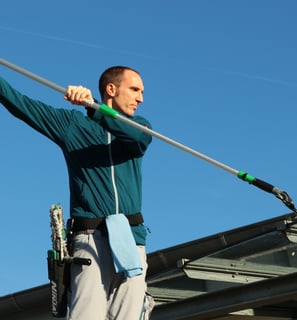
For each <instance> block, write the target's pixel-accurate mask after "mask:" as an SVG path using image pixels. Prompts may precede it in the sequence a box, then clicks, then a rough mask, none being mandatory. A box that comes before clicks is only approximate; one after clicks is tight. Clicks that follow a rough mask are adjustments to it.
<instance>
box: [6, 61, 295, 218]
mask: <svg viewBox="0 0 297 320" xmlns="http://www.w3.org/2000/svg"><path fill="white" fill-rule="evenodd" d="M0 64H2V65H4V66H6V67H8V68H10V69H12V70H14V71H16V72H18V73H21V74H23V75H25V76H27V77H29V78H31V79H33V80H35V81H37V82H40V83H42V84H44V85H45V86H48V87H50V88H52V89H54V90H56V91H58V92H60V93H62V94H65V93H66V89H65V88H63V87H61V86H59V85H57V84H55V83H53V82H51V81H49V80H47V79H44V78H42V77H40V76H38V75H36V74H34V73H32V72H30V71H28V70H26V69H23V68H21V67H19V66H17V65H15V64H13V63H11V62H9V61H7V60H4V59H2V58H0ZM84 105H85V106H86V107H88V108H93V109H95V110H98V111H99V112H101V113H102V114H104V115H105V116H108V117H111V118H114V119H117V120H119V121H121V122H124V123H126V124H128V125H130V126H131V127H134V128H136V129H139V130H141V131H143V132H145V133H147V134H149V135H151V136H153V137H155V138H158V139H160V140H162V141H164V142H166V143H168V144H170V145H172V146H174V147H176V148H179V149H181V150H183V151H185V152H187V153H189V154H191V155H193V156H195V157H198V158H200V159H202V160H204V161H206V162H208V163H210V164H213V165H215V166H217V167H219V168H221V169H223V170H225V171H227V172H229V173H231V174H233V175H236V176H237V177H238V178H239V179H241V180H243V181H246V182H248V183H250V184H252V185H254V186H256V187H258V188H260V189H262V190H264V191H266V192H269V193H272V194H274V195H275V196H276V197H277V198H278V199H279V200H280V201H282V202H283V203H284V204H285V205H286V206H287V207H288V208H289V209H290V210H292V211H294V212H296V213H297V209H296V208H295V205H294V202H293V200H292V199H291V198H290V196H289V195H288V194H287V192H285V191H283V190H280V189H278V188H276V187H275V186H272V185H271V184H269V183H267V182H265V181H263V180H260V179H257V178H255V177H253V176H251V175H249V174H248V173H246V172H243V171H239V170H236V169H234V168H231V167H229V166H227V165H225V164H223V163H221V162H219V161H217V160H215V159H212V158H210V157H208V156H206V155H205V154H203V153H200V152H198V151H196V150H194V149H191V148H189V147H187V146H185V145H183V144H181V143H179V142H177V141H175V140H173V139H170V138H168V137H166V136H164V135H162V134H160V133H158V132H156V131H153V130H151V129H149V128H147V127H145V126H143V125H140V124H138V123H136V122H134V121H133V120H131V119H129V118H127V117H125V116H123V115H121V114H120V113H118V112H117V111H116V110H114V109H112V108H110V107H108V106H107V105H105V104H98V103H96V102H93V101H84Z"/></svg>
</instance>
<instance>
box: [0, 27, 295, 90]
mask: <svg viewBox="0 0 297 320" xmlns="http://www.w3.org/2000/svg"><path fill="white" fill-rule="evenodd" d="M0 29H2V30H5V31H10V32H16V33H23V34H26V35H30V36H35V37H40V38H45V39H49V40H54V41H63V42H68V43H71V44H75V45H79V46H84V47H89V48H95V49H100V50H102V49H103V50H106V51H110V52H116V53H120V54H125V55H132V56H137V57H142V58H146V59H150V60H160V61H164V57H163V58H162V57H155V56H151V55H150V56H149V55H145V54H142V53H137V52H129V51H124V50H118V49H113V48H110V47H106V46H103V45H97V44H94V43H88V42H83V41H78V40H71V39H66V38H62V37H57V36H52V35H46V34H41V33H37V32H31V31H25V30H20V29H15V28H10V27H5V26H0ZM166 61H167V62H172V63H175V62H177V60H173V59H171V58H168V57H166ZM200 69H204V70H208V71H212V72H217V73H223V74H229V75H233V76H239V77H242V78H248V79H253V80H259V81H265V82H270V83H275V84H279V85H282V86H289V87H295V86H297V83H296V82H290V81H285V80H278V79H273V78H269V77H265V76H261V75H255V74H249V73H245V72H240V71H232V70H228V69H220V68H210V67H200Z"/></svg>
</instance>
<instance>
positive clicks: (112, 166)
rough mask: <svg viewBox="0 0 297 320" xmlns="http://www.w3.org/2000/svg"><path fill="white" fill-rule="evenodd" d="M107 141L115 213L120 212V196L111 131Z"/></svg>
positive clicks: (108, 133)
mask: <svg viewBox="0 0 297 320" xmlns="http://www.w3.org/2000/svg"><path fill="white" fill-rule="evenodd" d="M107 141H108V154H109V161H110V170H111V181H112V186H113V191H114V197H115V209H116V212H115V213H119V197H118V189H117V186H116V181H115V168H114V165H113V159H112V151H111V134H110V132H107Z"/></svg>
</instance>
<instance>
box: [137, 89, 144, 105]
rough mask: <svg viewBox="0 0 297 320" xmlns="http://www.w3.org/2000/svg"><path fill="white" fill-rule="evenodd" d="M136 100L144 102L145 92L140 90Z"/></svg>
mask: <svg viewBox="0 0 297 320" xmlns="http://www.w3.org/2000/svg"><path fill="white" fill-rule="evenodd" d="M136 100H137V102H138V103H142V102H143V93H142V92H139V93H138V95H137V97H136Z"/></svg>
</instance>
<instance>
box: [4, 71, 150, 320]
mask: <svg viewBox="0 0 297 320" xmlns="http://www.w3.org/2000/svg"><path fill="white" fill-rule="evenodd" d="M99 91H100V95H101V99H102V102H103V103H104V104H106V105H107V106H109V107H111V108H113V109H115V110H116V111H118V112H120V113H122V114H124V115H126V116H127V117H129V118H131V119H132V120H133V121H136V122H137V123H139V124H141V125H144V126H147V127H149V128H150V127H151V126H150V123H149V122H148V121H147V120H146V119H144V118H143V117H140V116H134V113H135V111H136V110H137V108H138V106H139V104H140V103H142V102H143V92H144V86H143V83H142V79H141V77H140V75H139V73H138V72H137V71H136V70H133V69H131V68H128V67H122V66H116V67H111V68H109V69H107V70H105V71H104V72H103V74H102V75H101V77H100V79H99ZM65 99H66V100H68V101H70V102H71V103H73V104H76V105H85V103H84V101H85V100H87V101H93V96H92V93H91V91H90V90H88V89H86V88H84V87H82V86H69V87H67V91H66V94H65ZM0 102H1V103H2V104H3V105H4V107H6V108H7V110H8V111H9V112H11V113H12V114H13V115H14V116H15V117H17V118H19V119H21V120H23V121H24V122H26V123H27V124H28V125H29V126H31V127H32V128H34V129H35V130H37V131H38V132H40V133H42V134H43V135H45V136H47V137H48V138H49V139H51V140H52V141H53V142H54V143H56V144H57V145H58V146H59V147H60V148H61V150H62V152H63V154H64V157H65V161H66V164H67V168H68V173H69V187H70V216H71V223H72V231H73V234H74V237H73V255H74V256H76V257H82V258H90V259H91V260H92V264H91V265H90V266H83V267H82V266H78V265H72V266H71V285H70V297H69V314H68V319H69V320H101V319H102V320H112V319H117V320H134V319H135V320H139V319H148V314H149V310H147V308H146V307H145V306H147V305H148V304H149V303H148V300H147V297H148V296H147V295H146V283H145V274H146V268H147V265H146V253H145V244H146V242H145V241H146V229H145V227H144V225H143V219H142V215H141V213H140V212H141V196H142V194H141V162H142V157H143V155H144V153H145V151H146V150H147V147H148V145H149V144H150V142H151V140H152V138H151V136H150V135H148V134H146V133H144V132H142V131H140V130H138V129H136V128H133V127H131V126H129V125H127V124H124V123H122V122H119V121H118V120H116V119H113V118H111V117H108V116H105V115H103V114H101V113H100V112H99V111H94V110H88V116H85V115H84V114H83V113H82V112H80V111H77V110H65V109H58V108H54V107H52V106H49V105H47V104H45V103H43V102H41V101H36V100H33V99H31V98H29V97H26V96H24V95H23V94H21V93H20V92H18V91H17V90H15V89H14V88H12V87H11V86H10V85H9V84H8V83H7V82H6V81H5V80H4V79H2V78H0ZM120 214H124V215H125V217H126V218H127V219H125V220H127V221H128V222H129V224H130V227H129V225H128V229H129V232H130V233H131V231H132V233H131V234H132V238H133V239H134V240H135V241H134V245H135V243H136V245H137V251H138V255H139V257H140V259H141V268H142V273H141V272H140V273H141V274H138V275H133V276H131V277H130V276H127V274H125V273H124V272H118V273H117V272H116V269H115V263H114V261H115V259H114V252H111V243H110V238H112V236H117V235H118V234H121V233H123V234H126V233H125V232H126V231H124V226H123V230H121V229H118V230H117V231H110V230H111V229H109V227H108V226H107V221H108V220H109V218H110V217H111V216H112V217H114V215H116V217H118V216H123V215H120ZM105 222H106V223H105ZM124 242H125V243H126V240H124ZM127 244H128V239H127ZM135 247H136V246H135ZM137 251H136V252H137ZM116 258H117V257H116Z"/></svg>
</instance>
